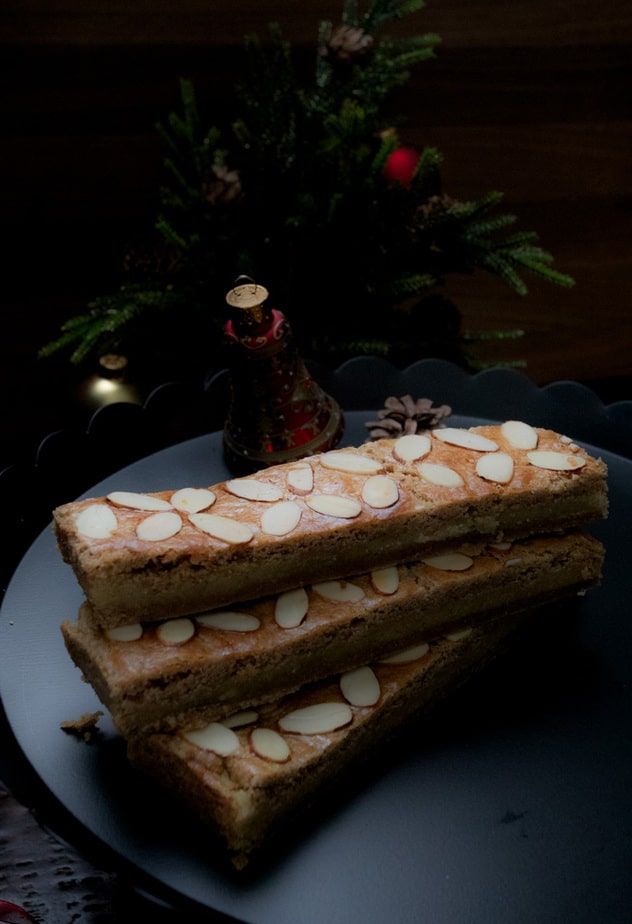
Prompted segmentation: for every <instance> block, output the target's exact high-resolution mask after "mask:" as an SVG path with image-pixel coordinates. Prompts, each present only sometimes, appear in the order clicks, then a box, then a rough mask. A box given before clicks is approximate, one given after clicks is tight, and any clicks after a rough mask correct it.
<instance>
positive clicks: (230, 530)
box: [189, 513, 254, 545]
mask: <svg viewBox="0 0 632 924" xmlns="http://www.w3.org/2000/svg"><path fill="white" fill-rule="evenodd" d="M189 520H190V521H191V523H193V525H194V526H197V528H198V529H201V530H202V532H204V533H208V534H209V536H212V537H213V538H214V539H220V540H221V541H222V542H228V543H229V544H231V545H243V544H244V543H246V542H250V541H251V540H252V538H253V536H254V532H253V531H252V529H251V528H250V527H249V526H248V524H247V523H240V522H239V520H232V519H231V518H230V517H222V516H220V515H219V514H218V513H192V514H191V516H190V517H189Z"/></svg>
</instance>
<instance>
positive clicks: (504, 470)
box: [476, 452, 514, 484]
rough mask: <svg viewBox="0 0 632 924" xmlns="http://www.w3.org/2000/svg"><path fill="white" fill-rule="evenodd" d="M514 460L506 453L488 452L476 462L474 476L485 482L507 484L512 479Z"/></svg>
mask: <svg viewBox="0 0 632 924" xmlns="http://www.w3.org/2000/svg"><path fill="white" fill-rule="evenodd" d="M513 472H514V460H513V459H512V458H511V456H510V455H509V453H507V452H489V453H486V454H485V455H484V456H481V457H480V459H478V460H477V462H476V474H477V475H478V476H479V478H484V479H485V481H493V482H494V483H495V484H509V482H510V481H511V479H512V478H513Z"/></svg>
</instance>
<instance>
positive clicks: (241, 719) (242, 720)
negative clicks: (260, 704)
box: [222, 709, 259, 728]
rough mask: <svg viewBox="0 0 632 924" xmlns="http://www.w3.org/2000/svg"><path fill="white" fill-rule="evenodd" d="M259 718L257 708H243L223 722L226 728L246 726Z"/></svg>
mask: <svg viewBox="0 0 632 924" xmlns="http://www.w3.org/2000/svg"><path fill="white" fill-rule="evenodd" d="M258 718H259V713H258V712H257V711H256V710H255V709H242V710H240V711H239V712H233V714H232V715H230V716H228V718H227V719H224V720H223V722H222V724H223V725H225V726H226V728H244V726H246V725H253V724H254V723H255V722H256V721H257V720H258Z"/></svg>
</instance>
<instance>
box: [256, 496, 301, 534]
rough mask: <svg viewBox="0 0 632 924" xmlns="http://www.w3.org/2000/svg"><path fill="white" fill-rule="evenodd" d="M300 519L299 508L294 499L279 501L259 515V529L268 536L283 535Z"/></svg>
mask: <svg viewBox="0 0 632 924" xmlns="http://www.w3.org/2000/svg"><path fill="white" fill-rule="evenodd" d="M300 519H301V508H300V507H299V505H298V504H296V503H295V502H294V501H291V500H288V501H281V503H279V504H275V505H274V506H273V507H269V508H268V510H266V511H265V512H264V513H263V515H262V517H261V529H262V530H263V532H264V533H266V534H267V535H269V536H285V535H287V533H291V532H292V530H293V529H295V528H296V527H297V526H298V524H299V522H300Z"/></svg>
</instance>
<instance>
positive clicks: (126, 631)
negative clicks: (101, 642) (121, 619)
mask: <svg viewBox="0 0 632 924" xmlns="http://www.w3.org/2000/svg"><path fill="white" fill-rule="evenodd" d="M105 635H106V636H107V638H109V639H111V640H112V641H113V642H137V641H138V639H139V638H142V636H143V627H142V625H141V624H140V623H139V622H132V623H130V624H129V625H127V626H116V627H115V628H113V629H106V630H105Z"/></svg>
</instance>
